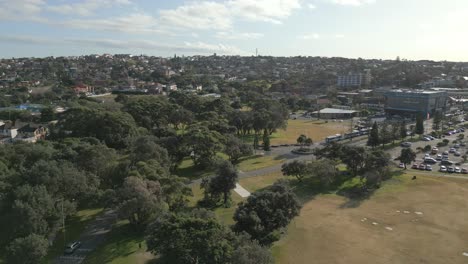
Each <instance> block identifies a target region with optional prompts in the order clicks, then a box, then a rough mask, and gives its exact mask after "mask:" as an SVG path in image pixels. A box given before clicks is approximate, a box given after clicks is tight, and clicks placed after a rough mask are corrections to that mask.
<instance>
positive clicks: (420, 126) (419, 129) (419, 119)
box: [414, 115, 424, 135]
mask: <svg viewBox="0 0 468 264" xmlns="http://www.w3.org/2000/svg"><path fill="white" fill-rule="evenodd" d="M414 132H415V133H416V134H418V135H422V134H424V117H423V116H422V115H417V116H416V127H415V130H414Z"/></svg>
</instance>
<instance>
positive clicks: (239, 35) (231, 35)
mask: <svg viewBox="0 0 468 264" xmlns="http://www.w3.org/2000/svg"><path fill="white" fill-rule="evenodd" d="M263 36H264V35H263V34H262V33H252V32H243V33H237V32H232V31H231V32H226V31H221V32H218V33H216V38H219V39H259V38H262V37H263Z"/></svg>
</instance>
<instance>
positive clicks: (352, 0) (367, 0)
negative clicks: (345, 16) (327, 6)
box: [329, 0, 376, 6]
mask: <svg viewBox="0 0 468 264" xmlns="http://www.w3.org/2000/svg"><path fill="white" fill-rule="evenodd" d="M329 1H330V2H331V3H333V4H337V5H345V6H362V5H366V4H372V3H375V1H376V0H329Z"/></svg>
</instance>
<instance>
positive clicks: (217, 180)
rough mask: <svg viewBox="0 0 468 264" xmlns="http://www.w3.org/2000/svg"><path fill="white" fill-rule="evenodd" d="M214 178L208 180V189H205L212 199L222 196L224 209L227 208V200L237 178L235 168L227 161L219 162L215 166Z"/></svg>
mask: <svg viewBox="0 0 468 264" xmlns="http://www.w3.org/2000/svg"><path fill="white" fill-rule="evenodd" d="M217 167H218V168H217V171H216V176H215V177H213V178H211V179H210V183H209V188H207V189H205V191H208V192H209V193H210V194H211V195H212V197H218V196H219V195H218V194H222V195H223V203H224V206H225V207H229V204H228V200H229V199H230V197H231V190H232V189H234V188H236V183H237V180H238V178H239V175H238V173H237V170H236V168H235V167H234V166H233V165H232V164H231V163H230V162H229V161H221V162H220V164H218V166H217Z"/></svg>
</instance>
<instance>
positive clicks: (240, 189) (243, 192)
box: [234, 183, 250, 198]
mask: <svg viewBox="0 0 468 264" xmlns="http://www.w3.org/2000/svg"><path fill="white" fill-rule="evenodd" d="M234 191H235V192H236V193H237V194H239V195H240V197H242V198H246V197H249V196H250V192H249V191H247V190H246V189H244V187H242V186H240V184H238V183H236V188H235V189H234Z"/></svg>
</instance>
